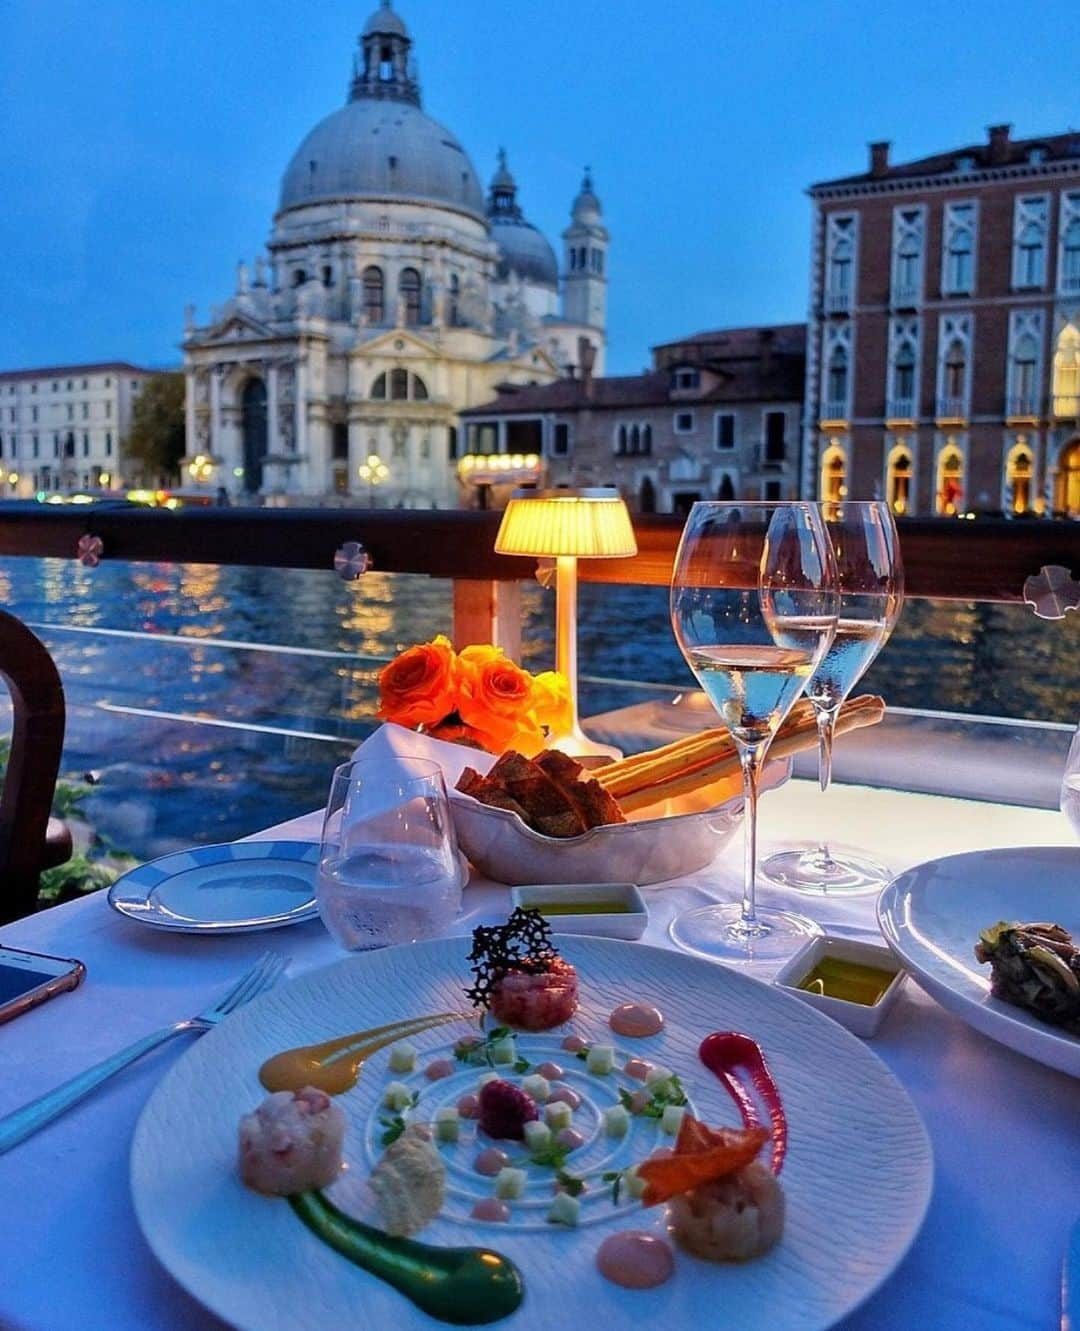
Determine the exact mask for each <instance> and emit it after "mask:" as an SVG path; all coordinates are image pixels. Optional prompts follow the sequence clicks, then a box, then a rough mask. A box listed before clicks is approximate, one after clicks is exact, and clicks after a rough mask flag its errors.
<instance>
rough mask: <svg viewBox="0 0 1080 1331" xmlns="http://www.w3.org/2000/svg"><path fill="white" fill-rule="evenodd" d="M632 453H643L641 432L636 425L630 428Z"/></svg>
mask: <svg viewBox="0 0 1080 1331" xmlns="http://www.w3.org/2000/svg"><path fill="white" fill-rule="evenodd" d="M630 452H631V453H640V452H641V431H640V430H639V429H638V427H637V426H636V425H632V426H631V427H630Z"/></svg>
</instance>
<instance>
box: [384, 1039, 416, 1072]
mask: <svg viewBox="0 0 1080 1331" xmlns="http://www.w3.org/2000/svg"><path fill="white" fill-rule="evenodd" d="M415 1067H416V1046H415V1045H413V1044H409V1042H408V1041H407V1040H402V1041H401V1042H400V1043H399V1044H396V1045H394V1046H393V1048H392V1049H391V1050H390V1071H391V1072H412V1070H413V1068H415Z"/></svg>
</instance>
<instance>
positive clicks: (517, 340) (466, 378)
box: [183, 0, 608, 507]
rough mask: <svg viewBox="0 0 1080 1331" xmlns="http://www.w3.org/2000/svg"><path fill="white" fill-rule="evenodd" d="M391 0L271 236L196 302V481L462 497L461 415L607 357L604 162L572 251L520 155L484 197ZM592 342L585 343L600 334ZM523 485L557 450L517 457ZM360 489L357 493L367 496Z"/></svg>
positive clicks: (191, 334)
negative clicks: (230, 288)
mask: <svg viewBox="0 0 1080 1331" xmlns="http://www.w3.org/2000/svg"><path fill="white" fill-rule="evenodd" d="M411 47H412V42H411V39H410V37H409V34H408V31H407V29H406V27H405V24H404V23H403V21H402V19H401V17H400V16H399V15H398V14H397V13H396V12H395V11H394V9H393V8H392V7H391V3H390V0H382V4H381V6H380V8H379V9H378V10H377V11H376V12H375V13H374V14H373V15H372V17H371V18H370V19H369V20H368V22H367V24H366V26H365V28H364V30H363V33H362V34H361V37H360V49H359V51H358V53H357V55H356V57H355V62H354V71H353V77H352V81H351V85H350V89H349V99H348V101H347V102H346V104H345V105H344V106H343V107H341V108H340V109H338V110H337V111H334V112H333V113H331V114H330V115H329V116H328V117H327V118H326V119H325V120H323V121H322V122H321V123H320V124H318V125H316V126H315V128H314V129H313V130H312V131H311V132H310V134H308V136H307V137H306V138H305V139H304V141H303V142H302V143H301V145H300V147H299V148H298V149H297V151H296V154H295V155H294V157H293V159H292V161H291V162H290V164H289V166H288V168H287V169H286V171H285V175H284V178H283V180H282V185H281V196H280V202H279V206H278V211H277V213H276V214H275V217H274V220H273V228H272V231H271V235H270V239H269V241H268V244H267V246H266V250H267V253H266V255H265V256H260V257H259V258H257V259H256V260H255V262H254V264H253V265H252V266H251V267H250V268H249V267H248V266H247V265H245V264H241V265H240V266H239V269H238V273H237V283H236V291H235V293H234V294H233V295H232V296H231V297H230V298H229V300H227V301H226V302H225V304H224V305H223V306H222V307H220V308H219V309H217V310H215V311H214V313H213V316H212V318H211V320H210V322H209V323H208V324H207V325H205V326H199V325H198V324H197V323H196V320H195V317H194V311H193V310H191V309H189V310H188V313H187V318H186V327H185V336H184V343H183V347H184V364H185V374H186V379H187V408H186V409H187V441H188V442H187V457H186V458H185V462H184V467H185V481H187V482H189V483H191V484H195V485H200V486H205V487H206V488H208V489H211V490H218V489H220V488H222V487H224V489H225V490H226V491H228V492H230V493H231V494H232V495H234V496H236V497H248V498H250V499H251V500H258V499H259V498H262V499H264V500H268V501H271V502H274V501H276V502H285V503H288V502H303V501H304V500H305V499H308V500H317V501H322V502H335V500H336V501H338V502H356V503H368V502H374V503H377V504H379V505H403V506H407V507H428V506H435V507H443V506H450V505H454V504H456V503H457V502H458V498H459V491H458V484H457V480H456V470H455V459H456V458H457V456H458V451H459V443H458V429H459V425H458V413H459V412H460V411H461V410H463V409H465V408H467V407H469V406H473V405H475V404H478V403H481V402H486V401H489V400H490V399H492V398H493V397H494V396H495V391H496V387H497V386H498V385H506V384H521V385H527V384H544V383H550V382H552V381H554V380H556V379H559V378H561V377H563V376H565V375H568V374H573V373H575V372H576V370H577V364H578V361H579V359H580V358H581V357H582V355H583V354H585V355H587V356H589V357H590V358H591V359H593V360H594V362H595V363H594V364H593V365H592V369H593V371H594V372H595V373H597V374H599V373H602V372H603V356H604V346H605V322H606V290H607V247H608V233H607V231H606V229H605V227H604V224H603V218H602V212H601V206H600V202H599V199H598V198H597V196H596V194H595V192H594V190H593V186H592V181H591V177H590V175H589V172H588V171H586V174H585V179H584V181H583V183H582V186H581V189H580V191H579V193H578V194H577V196H576V198H575V199H574V201H573V204H572V207H571V219H570V224H569V226H568V227H567V228H566V230H565V231H564V232H563V263H562V272H561V274H560V265H559V262H558V261H557V259H556V256H555V252H554V250H553V249H552V246H551V245H550V244H549V242H548V241H547V239H546V238H545V237H544V236H543V235H542V234H541V232H540V231H539V230H537V228H536V227H534V226H533V225H531V224H530V223H529V222H528V220H527V219H526V217H525V215H524V213H523V211H522V209H521V206H520V204H519V203H518V197H517V186H516V184H515V181H514V178H513V176H512V174H511V172H510V169H509V166H508V164H507V160H506V156H505V153H500V156H499V163H498V167H497V170H496V172H495V174H494V177H493V179H492V181H491V184H490V188H489V191H488V193H487V196H486V198H485V195H484V192H483V190H482V188H481V185H480V181H479V179H478V177H477V173H476V171H475V169H474V167H473V165H472V162H471V161H470V160H469V157H468V155H467V153H466V152H465V150H464V149H463V148H462V146H461V145H460V144H459V143H458V141H457V139H456V138H454V136H453V135H452V134H451V133H450V132H449V131H448V130H447V129H445V128H444V127H443V126H442V125H440V124H438V123H437V122H436V121H435V120H433V119H432V118H431V117H429V116H428V115H427V114H426V113H425V112H424V111H423V109H422V107H421V98H420V88H419V84H418V81H417V78H416V73H415V66H414V63H413V60H412V56H411ZM586 344H588V345H586ZM514 461H515V463H519V464H520V465H519V466H517V467H516V471H517V473H518V475H516V476H515V477H514V478H509V477H508V478H507V479H516V480H518V481H520V482H521V483H528V482H529V481H531V480H535V479H537V478H538V477H539V475H540V474H541V469H542V459H540V458H539V457H534V456H532V455H523V456H522V457H521V458H518V459H515V460H514ZM350 496H351V500H350Z"/></svg>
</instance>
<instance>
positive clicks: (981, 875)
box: [878, 846, 1080, 1077]
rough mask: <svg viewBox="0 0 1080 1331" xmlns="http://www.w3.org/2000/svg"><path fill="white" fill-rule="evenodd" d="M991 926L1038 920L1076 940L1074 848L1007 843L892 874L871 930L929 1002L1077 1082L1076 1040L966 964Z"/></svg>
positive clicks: (1078, 874) (1079, 905)
mask: <svg viewBox="0 0 1080 1331" xmlns="http://www.w3.org/2000/svg"><path fill="white" fill-rule="evenodd" d="M998 920H1018V921H1024V922H1029V923H1030V922H1033V921H1036V920H1048V921H1052V922H1053V923H1055V924H1060V925H1062V926H1063V927H1064V928H1066V929H1068V930H1069V932H1070V933H1071V934H1072V935H1073V937H1074V938H1075V937H1077V936H1080V849H1074V848H1073V847H1071V846H1036V847H1017V848H1015V849H1008V850H977V851H971V852H969V853H967V854H964V855H948V856H946V857H945V858H944V859H940V860H929V861H928V862H927V863H926V864H919V865H916V866H915V868H913V869H908V870H907V872H906V873H902V874H900V875H899V877H897V878H894V879H893V881H892V882H891V883H890V884H889V886H888V887H887V888H886V889H885V891H884V892H882V894H881V897H880V898H879V900H878V922H879V923H880V925H881V931H882V933H883V934H884V935H885V937H886V938H887V939H888V941H889V944H890V945H891V946H892V948H893V950H894V951H895V952H896V953H897V955H898V956H899V957H900V959H901V960H902V961H903V963H904V965H905V966H907V967H908V969H909V970H910V971H911V972H912V974H913V975H914V976H915V979H916V980H917V981H918V983H919V984H920V985H922V987H923V988H924V989H925V990H926V992H927V993H928V994H930V996H931V997H932V998H936V999H937V1001H938V1002H939V1003H940V1004H941V1005H942V1007H945V1008H948V1010H949V1011H950V1012H955V1013H956V1015H957V1016H958V1017H962V1018H963V1020H964V1021H966V1022H967V1023H968V1025H969V1026H973V1027H974V1028H975V1030H977V1031H981V1032H982V1034H983V1035H988V1036H990V1038H991V1039H992V1040H997V1041H999V1042H1000V1043H1001V1044H1004V1045H1008V1047H1009V1048H1010V1049H1015V1050H1017V1051H1018V1052H1019V1053H1021V1054H1027V1055H1028V1056H1029V1057H1030V1058H1035V1059H1038V1061H1039V1062H1040V1063H1046V1064H1047V1065H1048V1066H1050V1067H1052V1068H1060V1070H1061V1071H1062V1072H1068V1073H1071V1074H1072V1076H1074V1077H1080V1039H1078V1038H1077V1037H1076V1036H1074V1035H1068V1034H1066V1032H1065V1031H1063V1030H1061V1029H1060V1027H1056V1026H1050V1025H1048V1024H1047V1023H1046V1022H1044V1021H1039V1019H1038V1018H1037V1017H1035V1016H1033V1015H1031V1013H1028V1012H1025V1011H1024V1010H1023V1009H1022V1008H1018V1007H1015V1006H1014V1005H1013V1004H1011V1003H1003V1002H1001V1000H1000V999H997V998H993V997H991V995H990V967H989V966H988V965H986V966H983V965H980V964H979V962H978V961H976V960H975V944H976V943H977V942H978V941H979V933H980V931H981V930H983V929H985V928H987V927H988V926H989V925H991V924H996V923H997V921H998Z"/></svg>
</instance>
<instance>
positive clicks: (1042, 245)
mask: <svg viewBox="0 0 1080 1331" xmlns="http://www.w3.org/2000/svg"><path fill="white" fill-rule="evenodd" d="M1049 210H1050V201H1049V198H1048V196H1047V195H1045V194H1026V195H1025V194H1022V195H1019V196H1017V200H1016V204H1015V206H1014V210H1013V286H1014V287H1041V286H1042V285H1043V284H1044V283H1045V281H1046V223H1047V216H1048V213H1049Z"/></svg>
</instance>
